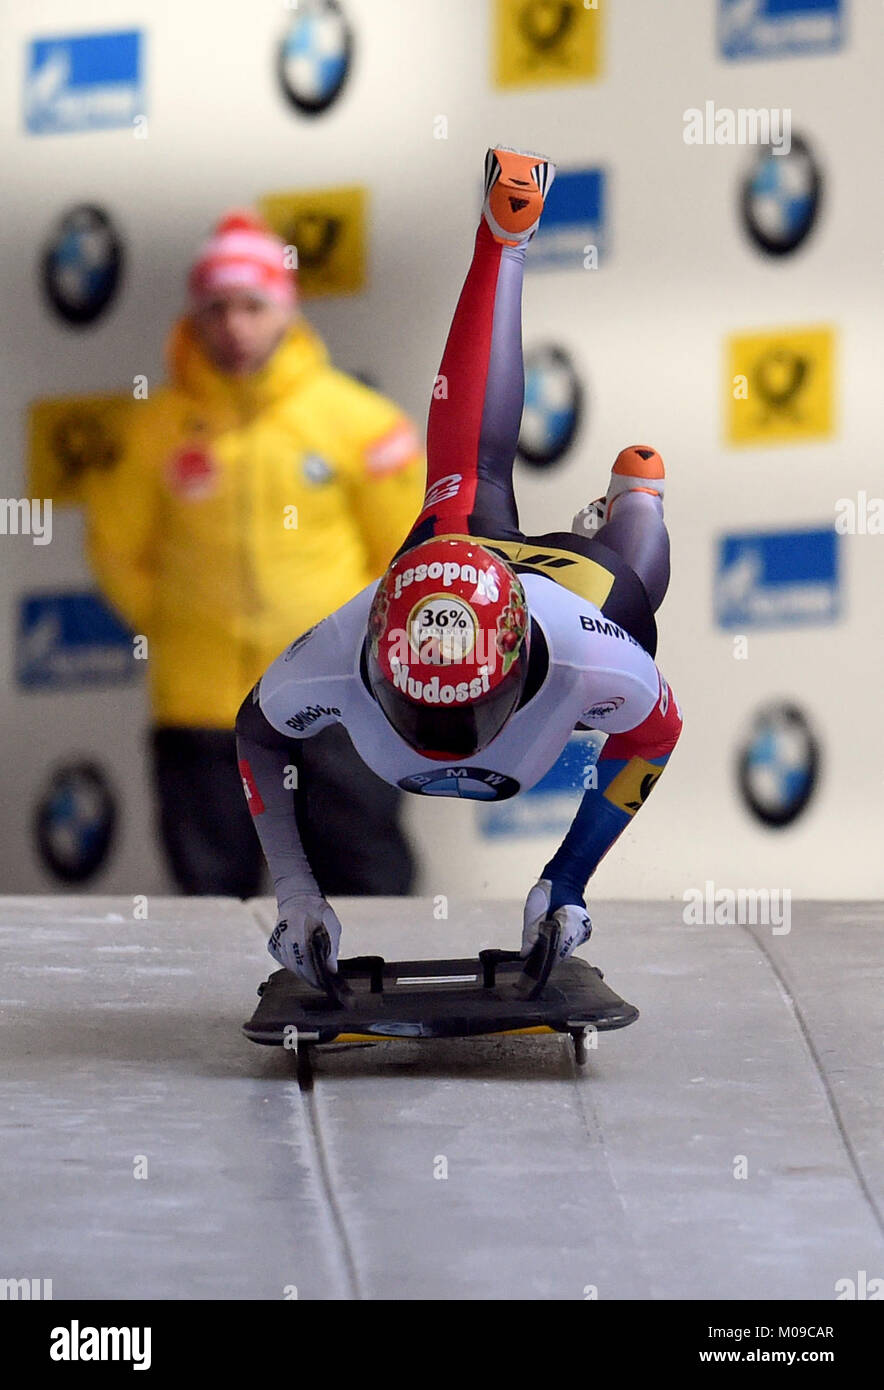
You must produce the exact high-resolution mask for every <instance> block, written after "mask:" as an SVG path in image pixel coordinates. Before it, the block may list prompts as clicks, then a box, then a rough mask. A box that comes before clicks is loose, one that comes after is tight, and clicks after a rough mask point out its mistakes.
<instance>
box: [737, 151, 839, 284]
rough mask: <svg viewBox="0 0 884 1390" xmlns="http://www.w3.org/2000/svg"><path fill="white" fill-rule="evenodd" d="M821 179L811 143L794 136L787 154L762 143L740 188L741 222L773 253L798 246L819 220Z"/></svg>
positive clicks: (761, 244)
mask: <svg viewBox="0 0 884 1390" xmlns="http://www.w3.org/2000/svg"><path fill="white" fill-rule="evenodd" d="M822 186H823V180H822V175H821V173H820V169H819V165H818V164H817V162H816V160H815V159H814V157H813V154H812V153H811V150H810V146H809V145H808V144H807V141H806V140H803V139H802V138H801V136H800V135H793V136H792V142H791V147H790V149H789V152H788V154H775V153H774V150H773V148H772V147H771V146H770V145H765V146H763V147H762V148H761V149H760V150H759V152H758V155H757V158H756V160H755V163H754V164H753V166H752V168H751V169H750V170H749V172H748V174H747V175H746V177H745V179H744V180H743V187H742V213H743V224H744V226H745V228H746V231H747V232H748V234H749V236H750V237H751V239H752V240H753V241H754V242H755V244H756V246H759V247H760V248H761V250H762V251H766V252H767V254H768V255H770V256H784V255H787V254H788V252H790V251H794V250H795V248H796V247H797V246H800V245H801V243H802V242H803V241H804V239H805V237H806V236H807V235H808V233H809V232H810V230H811V228H812V227H813V225H814V223H815V222H816V219H817V213H818V212H819V206H820V198H821V194H822Z"/></svg>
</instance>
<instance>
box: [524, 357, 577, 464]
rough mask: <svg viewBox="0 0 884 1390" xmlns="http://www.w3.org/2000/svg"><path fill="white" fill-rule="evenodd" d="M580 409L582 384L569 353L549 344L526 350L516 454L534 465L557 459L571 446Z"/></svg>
mask: <svg viewBox="0 0 884 1390" xmlns="http://www.w3.org/2000/svg"><path fill="white" fill-rule="evenodd" d="M582 411H583V388H582V386H581V384H580V380H579V378H578V376H577V372H576V371H575V369H574V364H573V362H572V361H571V358H570V357H569V356H568V354H567V353H566V352H565V351H564V350H563V349H562V348H559V347H554V346H552V345H551V344H546V345H544V346H541V347H536V348H533V349H531V350H529V351H528V352H526V353H525V408H524V411H523V412H522V425H521V429H520V430H519V445H518V453H519V457H520V458H521V459H523V460H524V461H525V463H528V464H531V465H532V466H533V467H535V468H548V467H549V466H550V464H553V463H557V462H558V460H559V459H560V458H561V457H562V455H563V454H564V453H566V451H567V450H568V449H569V448H570V445H571V442H572V440H573V439H574V435H575V434H576V432H577V427H578V425H579V423H580V418H581V414H582Z"/></svg>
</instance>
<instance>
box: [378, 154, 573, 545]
mask: <svg viewBox="0 0 884 1390" xmlns="http://www.w3.org/2000/svg"><path fill="white" fill-rule="evenodd" d="M553 175H554V167H553V165H552V164H551V163H550V162H549V160H546V159H544V158H543V157H542V156H540V155H535V154H527V153H523V152H520V151H515V150H508V149H506V148H504V147H502V146H499V147H496V148H495V149H493V150H489V151H488V154H487V156H486V161H485V202H484V205H483V209H482V217H481V220H480V222H479V229H478V231H477V233H476V240H475V245H474V248H473V258H472V262H471V264H470V268H469V271H468V273H467V277H466V280H465V281H464V285H463V289H462V290H461V293H460V298H459V300H458V303H457V308H456V310H455V313H454V318H453V320H452V324H451V329H450V331H449V334H448V340H447V342H446V344H445V351H444V353H443V355H442V362H441V365H440V367H439V374H438V377H437V379H436V386H435V389H434V391H433V399H432V402H431V404H430V412H429V419H428V423H427V491H426V497H425V499H424V506H423V508H422V510H421V513H420V516H419V517H418V518H417V520H416V522H415V525H414V527H413V528H412V530H411V533H410V535H409V537H408V539H407V540H406V542H405V544H404V545H403V546H402V547H401V549H400V552H399V553H401V552H402V550H406V549H410V548H411V547H412V546H414V545H417V544H419V543H420V542H421V541H423V540H427V539H428V538H429V537H430V536H433V535H444V534H446V533H452V532H453V533H459V534H474V535H492V536H498V537H500V538H501V539H506V538H512V539H519V538H520V537H521V532H520V530H519V516H518V511H517V508H516V499H515V495H514V492H513V482H512V473H513V460H514V458H515V453H516V444H517V442H518V436H519V424H520V422H521V417H522V407H523V404H524V394H525V381H524V370H523V364H522V275H523V271H524V266H525V252H526V247H527V243H528V241H529V240H530V239H531V237H532V236H533V235H534V233H535V231H536V229H537V225H538V222H539V219H540V214H541V212H542V210H543V200H544V195H545V193H546V191H547V189H548V188H549V186H550V184H551V183H552V179H553Z"/></svg>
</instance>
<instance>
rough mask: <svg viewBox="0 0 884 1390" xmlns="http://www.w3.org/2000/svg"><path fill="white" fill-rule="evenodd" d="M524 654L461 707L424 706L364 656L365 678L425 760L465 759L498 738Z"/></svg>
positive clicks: (514, 701)
mask: <svg viewBox="0 0 884 1390" xmlns="http://www.w3.org/2000/svg"><path fill="white" fill-rule="evenodd" d="M525 660H526V656H525V653H524V652H520V653H519V656H518V657H517V658H516V660H515V661H514V662H513V664H512V666H511V667H510V669H509V671H508V672H507V674H506V676H505V677H504V679H503V680H502V681H501V682H500V684H499V685H498V686H496V687H495V688H494V690H489V691H488V692H487V693H486V694H484V695H480V696H479V698H478V699H477V700H471V701H468V702H466V703H464V704H451V705H443V704H439V705H432V706H431V705H422V704H420V703H419V702H418V701H417V700H411V699H409V697H408V696H407V695H405V694H404V693H403V692H402V691H401V690H397V689H396V687H395V686H394V685H393V684H392V683H391V682H390V681H389V680H387V678H386V677H385V676H384V674H383V672H382V671H381V668H380V666H379V665H378V663H377V661H376V660H375V659H374V657H373V656H372V655H371V650H370V649H369V652H368V675H369V681H370V683H371V688H372V691H373V692H374V696H375V699H376V700H377V702H378V704H379V705H380V707H381V709H382V710H383V711H384V714H385V715H386V717H387V721H388V723H390V724H391V725H392V726H393V728H394V729H395V730H396V732H397V734H398V735H399V737H400V738H402V739H404V740H405V742H406V743H408V744H410V746H411V747H412V748H414V749H415V751H416V752H418V753H422V754H423V755H424V756H425V757H433V756H440V755H441V756H442V757H446V758H469V757H472V755H473V754H474V753H478V752H479V751H480V749H482V748H485V747H486V746H487V744H489V743H490V742H491V740H492V739H493V738H496V737H497V735H498V734H499V733H500V731H501V729H502V728H503V726H504V724H506V722H507V720H508V719H509V717H510V715H511V714H512V713H513V710H514V709H515V708H516V706H517V705H518V703H519V697H520V696H521V694H522V686H523V684H524V674H525Z"/></svg>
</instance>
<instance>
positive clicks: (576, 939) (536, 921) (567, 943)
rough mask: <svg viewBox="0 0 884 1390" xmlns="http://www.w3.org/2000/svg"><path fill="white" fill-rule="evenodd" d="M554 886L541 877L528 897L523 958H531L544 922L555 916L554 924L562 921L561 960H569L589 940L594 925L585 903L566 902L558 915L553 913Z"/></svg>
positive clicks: (523, 920)
mask: <svg viewBox="0 0 884 1390" xmlns="http://www.w3.org/2000/svg"><path fill="white" fill-rule="evenodd" d="M552 887H553V886H552V882H551V881H550V879H548V878H541V879H538V881H537V882H536V883H535V885H534V887H533V888H532V889H531V891H530V893H529V894H528V898H527V901H526V903H525V910H524V913H523V916H522V950H521V954H522V955H523V956H530V954H531V952H532V950H533V949H534V946H535V945H536V943H537V939H538V937H539V935H540V926H541V923H542V922H545V921H546V919H547V918H548V917H552V919H553V921H554V922H558V924H559V926H560V928H561V937H560V939H559V950H558V959H559V960H567V958H568V956H570V954H571V952H572V951H576V949H577V947H578V946H582V945H583V943H584V941H588V940H589V935H590V932H591V931H592V922H591V921H590V920H589V913H588V912H587V910H586V908H585V907H584V906H583V904H582V903H564V904H563V905H562V906H561V907H557V908H556V910H555V912H550V910H549V909H550V900H551V897H552Z"/></svg>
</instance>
